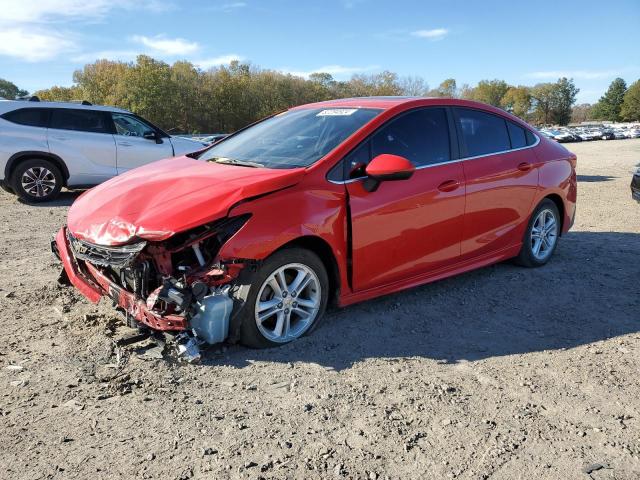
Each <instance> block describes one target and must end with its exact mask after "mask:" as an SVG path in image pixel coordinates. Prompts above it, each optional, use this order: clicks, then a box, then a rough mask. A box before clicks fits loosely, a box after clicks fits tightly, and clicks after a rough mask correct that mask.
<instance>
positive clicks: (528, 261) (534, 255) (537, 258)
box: [515, 198, 561, 268]
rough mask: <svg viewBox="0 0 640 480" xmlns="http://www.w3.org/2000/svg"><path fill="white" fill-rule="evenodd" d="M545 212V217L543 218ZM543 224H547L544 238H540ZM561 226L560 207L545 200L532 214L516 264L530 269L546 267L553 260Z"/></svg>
mask: <svg viewBox="0 0 640 480" xmlns="http://www.w3.org/2000/svg"><path fill="white" fill-rule="evenodd" d="M543 212H544V215H545V216H544V217H542V215H543ZM552 221H553V226H552ZM542 223H544V224H545V228H544V229H543V234H542V237H540V234H539V233H538V232H540V228H541V225H542ZM560 225H561V220H560V213H559V212H558V207H557V206H556V204H555V203H554V202H553V201H551V200H549V199H548V198H545V199H544V200H543V201H542V202H540V204H539V205H538V206H537V207H536V209H535V210H534V211H533V213H532V214H531V219H530V220H529V224H528V225H527V230H526V232H525V234H524V238H523V241H522V248H521V249H520V253H519V254H518V256H517V257H516V258H515V262H516V263H517V264H519V265H522V266H524V267H529V268H535V267H541V266H543V265H545V264H546V263H547V262H548V261H549V260H550V259H551V257H552V256H553V253H554V252H555V250H556V247H557V246H558V239H559V238H560ZM534 230H535V231H534ZM545 232H546V233H545ZM538 240H539V242H538ZM549 242H551V245H549ZM538 245H539V246H538Z"/></svg>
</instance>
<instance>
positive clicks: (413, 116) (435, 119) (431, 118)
mask: <svg viewBox="0 0 640 480" xmlns="http://www.w3.org/2000/svg"><path fill="white" fill-rule="evenodd" d="M383 153H390V154H393V155H400V156H401V157H405V158H406V159H408V160H410V161H411V162H412V163H413V164H414V165H415V166H416V167H420V166H424V165H432V164H434V163H442V162H448V161H449V160H451V150H450V143H449V124H448V122H447V113H446V111H445V109H444V108H422V109H419V110H414V111H412V112H409V113H406V114H404V115H401V116H400V117H399V118H397V119H395V120H391V122H390V123H388V124H387V125H385V126H384V127H382V129H381V130H379V131H378V132H377V133H375V134H374V135H373V137H372V138H371V158H375V157H377V156H378V155H380V154H383Z"/></svg>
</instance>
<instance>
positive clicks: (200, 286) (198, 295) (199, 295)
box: [191, 281, 209, 302]
mask: <svg viewBox="0 0 640 480" xmlns="http://www.w3.org/2000/svg"><path fill="white" fill-rule="evenodd" d="M208 291H209V286H208V285H207V284H206V283H204V282H201V281H197V282H193V283H192V284H191V293H192V294H193V297H194V298H195V299H196V300H197V301H198V302H201V301H202V299H203V298H204V297H205V296H206V295H207V292H208Z"/></svg>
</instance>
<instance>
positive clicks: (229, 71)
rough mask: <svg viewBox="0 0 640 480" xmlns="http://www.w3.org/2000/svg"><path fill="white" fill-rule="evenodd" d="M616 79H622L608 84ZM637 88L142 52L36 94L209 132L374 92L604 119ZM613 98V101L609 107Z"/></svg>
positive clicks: (1, 83)
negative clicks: (203, 65) (210, 64)
mask: <svg viewBox="0 0 640 480" xmlns="http://www.w3.org/2000/svg"><path fill="white" fill-rule="evenodd" d="M618 80H621V79H617V80H616V81H614V83H615V82H617V81H618ZM622 82H623V83H624V81H622ZM616 85H617V84H616ZM612 86H613V84H612ZM639 88H640V85H639V82H635V83H634V84H633V85H632V86H631V87H629V89H627V88H626V84H625V85H624V93H623V94H622V95H621V94H620V88H619V85H618V86H616V87H615V88H614V91H613V92H611V93H609V91H608V92H607V93H606V94H605V95H604V96H603V99H601V100H600V102H598V104H596V105H595V106H589V108H588V109H587V110H585V108H584V106H575V107H574V105H575V100H576V95H577V93H578V92H579V90H578V88H577V87H576V86H575V84H574V82H573V80H572V79H567V78H560V79H558V81H556V82H550V83H540V84H537V85H535V86H533V87H529V86H522V85H518V86H514V85H509V84H508V83H507V82H505V81H503V80H497V79H496V80H482V81H480V82H479V83H478V84H477V85H475V86H473V87H472V86H469V85H467V84H465V85H462V86H458V85H457V83H456V81H455V79H452V78H450V79H447V80H445V81H443V82H442V83H441V84H440V85H438V87H436V88H429V85H428V84H427V82H426V81H425V80H424V79H423V78H421V77H400V76H398V75H397V74H396V73H393V72H389V71H384V72H381V73H377V74H371V75H353V76H352V77H351V79H349V80H347V81H338V80H336V79H334V78H333V77H332V76H331V75H330V74H328V73H313V74H311V75H309V77H308V78H306V79H305V78H302V77H299V76H295V75H291V74H287V73H283V72H278V71H274V70H268V69H262V68H259V67H257V66H255V65H251V64H249V63H241V62H237V61H234V62H231V63H230V64H229V65H222V66H219V67H214V68H211V69H209V70H200V69H198V68H197V67H196V66H195V65H193V64H191V63H189V62H186V61H179V62H175V63H174V64H172V65H170V64H168V63H166V62H163V61H159V60H156V59H153V58H151V57H149V56H146V55H140V56H138V57H137V59H136V60H135V62H120V61H109V60H98V61H96V62H94V63H90V64H87V65H85V66H84V67H83V68H82V69H81V70H77V71H76V72H74V74H73V85H72V86H71V87H60V86H54V87H51V88H48V89H45V90H40V91H37V92H35V95H37V96H38V97H40V99H41V100H53V101H73V100H88V101H90V102H92V103H94V104H100V105H113V106H118V107H121V108H125V109H127V110H131V111H133V112H135V113H137V114H139V115H141V116H143V117H145V118H148V119H149V120H150V121H152V122H153V123H156V124H157V125H158V126H160V127H162V128H163V129H165V130H168V131H170V132H179V133H213V132H232V131H234V130H237V129H239V128H242V127H244V126H245V125H247V124H249V123H251V122H254V121H256V120H258V119H260V118H263V117H265V116H267V115H270V114H272V113H274V112H278V111H282V110H284V109H286V108H289V107H291V106H294V105H300V104H304V103H310V102H316V101H322V100H331V99H334V98H344V97H361V96H373V95H412V96H435V97H452V98H464V99H471V100H477V101H480V102H484V103H488V104H490V105H494V106H497V107H500V108H503V109H505V110H507V111H509V112H511V113H513V114H514V115H517V116H519V117H521V118H523V119H525V120H527V121H529V122H531V123H535V124H559V125H566V124H567V123H569V122H570V121H571V120H572V115H573V117H574V120H575V117H576V114H577V113H579V114H581V115H583V116H585V117H588V118H585V119H591V118H598V117H602V119H609V117H610V116H611V115H613V113H611V112H612V111H613V112H615V115H616V119H618V118H619V119H629V120H640V105H639V104H640V101H639V98H638V97H639V93H638V92H637V90H638V89H639ZM609 90H611V87H610V89H609ZM630 92H631V93H630ZM633 92H635V93H633ZM26 93H27V92H25V91H23V90H20V89H18V88H17V87H16V86H15V85H13V84H12V83H11V82H8V81H6V80H1V79H0V97H4V98H16V97H19V96H23V95H25V94H26ZM605 97H606V98H605ZM621 99H622V100H621ZM612 102H613V103H615V105H619V107H618V106H616V107H615V108H614V109H613V110H611V108H610V107H609V104H610V103H612ZM634 102H635V103H634ZM599 105H600V106H599Z"/></svg>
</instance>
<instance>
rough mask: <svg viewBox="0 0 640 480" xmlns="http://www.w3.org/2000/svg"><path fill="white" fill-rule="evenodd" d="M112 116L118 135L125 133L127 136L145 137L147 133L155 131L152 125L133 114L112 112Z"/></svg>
mask: <svg viewBox="0 0 640 480" xmlns="http://www.w3.org/2000/svg"><path fill="white" fill-rule="evenodd" d="M111 118H113V123H114V124H115V126H116V133H117V134H118V135H124V136H125V137H144V136H145V134H148V133H154V132H155V129H153V128H152V127H151V126H150V125H148V124H146V123H144V122H143V121H142V120H140V119H138V118H136V117H134V116H133V115H126V114H123V113H112V114H111Z"/></svg>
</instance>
